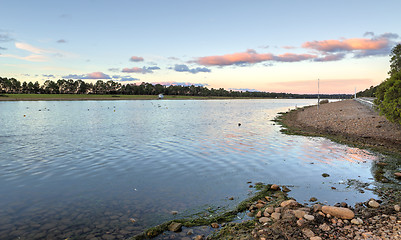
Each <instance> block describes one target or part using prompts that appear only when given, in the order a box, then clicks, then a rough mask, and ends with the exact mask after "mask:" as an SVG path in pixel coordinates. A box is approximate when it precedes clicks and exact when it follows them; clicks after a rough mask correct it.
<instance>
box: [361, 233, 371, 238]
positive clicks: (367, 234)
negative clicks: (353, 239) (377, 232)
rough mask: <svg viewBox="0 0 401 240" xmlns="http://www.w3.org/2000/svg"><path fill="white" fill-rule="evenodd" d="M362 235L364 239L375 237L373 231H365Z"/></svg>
mask: <svg viewBox="0 0 401 240" xmlns="http://www.w3.org/2000/svg"><path fill="white" fill-rule="evenodd" d="M362 237H363V238H364V239H372V238H373V233H371V232H364V233H362Z"/></svg>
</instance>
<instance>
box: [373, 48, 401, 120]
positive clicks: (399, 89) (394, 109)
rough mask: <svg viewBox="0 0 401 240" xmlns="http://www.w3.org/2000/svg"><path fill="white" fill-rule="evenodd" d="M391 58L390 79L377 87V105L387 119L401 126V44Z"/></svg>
mask: <svg viewBox="0 0 401 240" xmlns="http://www.w3.org/2000/svg"><path fill="white" fill-rule="evenodd" d="M390 56H391V58H390V71H389V72H388V74H389V75H390V77H389V78H387V79H386V80H384V81H383V82H382V83H381V84H380V85H378V86H377V88H376V92H375V94H374V95H375V97H376V99H375V104H376V105H377V107H378V108H379V109H380V113H381V114H383V115H385V116H386V118H387V119H389V120H390V121H392V122H397V123H399V124H401V44H398V45H396V46H395V47H394V48H393V49H392V50H391V54H390Z"/></svg>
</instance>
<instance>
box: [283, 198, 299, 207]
mask: <svg viewBox="0 0 401 240" xmlns="http://www.w3.org/2000/svg"><path fill="white" fill-rule="evenodd" d="M298 205H299V203H297V201H295V200H293V199H290V200H286V201H284V202H282V203H280V206H281V207H287V206H290V207H292V206H294V207H295V206H298Z"/></svg>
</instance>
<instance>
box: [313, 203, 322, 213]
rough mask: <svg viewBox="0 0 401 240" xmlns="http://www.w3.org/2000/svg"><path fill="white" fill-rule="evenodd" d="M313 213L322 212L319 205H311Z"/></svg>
mask: <svg viewBox="0 0 401 240" xmlns="http://www.w3.org/2000/svg"><path fill="white" fill-rule="evenodd" d="M313 211H314V212H318V211H322V205H320V204H315V205H313Z"/></svg>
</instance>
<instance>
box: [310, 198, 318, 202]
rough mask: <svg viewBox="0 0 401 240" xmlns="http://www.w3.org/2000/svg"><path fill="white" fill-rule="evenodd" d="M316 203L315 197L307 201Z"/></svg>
mask: <svg viewBox="0 0 401 240" xmlns="http://www.w3.org/2000/svg"><path fill="white" fill-rule="evenodd" d="M316 201H317V198H315V197H311V198H310V199H309V202H316Z"/></svg>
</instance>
